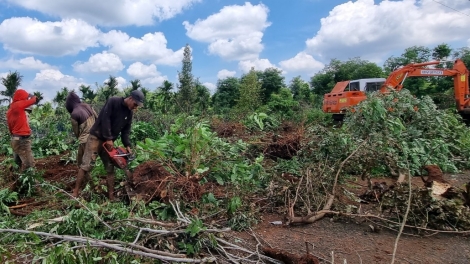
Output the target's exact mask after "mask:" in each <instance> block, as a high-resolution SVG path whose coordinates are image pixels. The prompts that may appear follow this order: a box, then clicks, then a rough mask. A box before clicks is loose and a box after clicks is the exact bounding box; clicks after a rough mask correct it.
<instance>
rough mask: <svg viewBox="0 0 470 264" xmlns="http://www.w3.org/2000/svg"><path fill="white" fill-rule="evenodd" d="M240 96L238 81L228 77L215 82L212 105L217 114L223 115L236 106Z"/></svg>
mask: <svg viewBox="0 0 470 264" xmlns="http://www.w3.org/2000/svg"><path fill="white" fill-rule="evenodd" d="M239 96H240V80H239V79H238V78H236V77H228V78H225V79H223V80H220V79H219V80H218V81H217V89H216V91H215V93H214V95H213V96H212V105H213V107H214V110H215V111H216V112H217V113H225V112H227V111H228V110H229V109H231V108H233V107H234V106H235V105H236V104H237V99H238V97H239Z"/></svg>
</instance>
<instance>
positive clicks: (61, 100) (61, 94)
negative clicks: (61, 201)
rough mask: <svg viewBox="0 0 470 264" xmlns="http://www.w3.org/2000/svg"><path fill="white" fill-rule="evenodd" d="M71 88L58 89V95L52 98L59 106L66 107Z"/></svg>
mask: <svg viewBox="0 0 470 264" xmlns="http://www.w3.org/2000/svg"><path fill="white" fill-rule="evenodd" d="M69 92H70V91H69V89H68V88H67V87H62V89H60V90H59V91H57V93H56V95H55V96H54V98H53V99H52V102H54V103H56V104H57V105H58V106H64V107H65V100H66V99H67V96H68V95H69Z"/></svg>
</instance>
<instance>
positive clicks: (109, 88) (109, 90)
mask: <svg viewBox="0 0 470 264" xmlns="http://www.w3.org/2000/svg"><path fill="white" fill-rule="evenodd" d="M104 86H105V89H104V90H103V94H104V96H105V99H106V100H108V98H109V97H111V96H114V95H116V94H117V93H118V89H117V86H118V80H117V79H116V77H114V76H112V75H109V79H108V80H106V81H105V82H104Z"/></svg>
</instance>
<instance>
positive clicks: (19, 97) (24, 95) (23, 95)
mask: <svg viewBox="0 0 470 264" xmlns="http://www.w3.org/2000/svg"><path fill="white" fill-rule="evenodd" d="M28 95H29V93H28V92H26V91H25V90H23V89H18V90H16V92H15V94H14V95H13V102H17V101H23V100H27V99H28Z"/></svg>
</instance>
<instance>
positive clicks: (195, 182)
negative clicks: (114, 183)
mask: <svg viewBox="0 0 470 264" xmlns="http://www.w3.org/2000/svg"><path fill="white" fill-rule="evenodd" d="M131 185H132V187H133V189H134V191H135V195H136V196H137V197H139V199H142V200H144V201H146V202H150V201H151V200H154V199H157V200H161V201H168V200H169V199H170V198H171V197H174V196H175V195H179V196H180V197H181V198H182V199H183V200H185V201H196V200H199V199H200V198H201V196H202V195H203V194H204V193H205V186H204V185H200V184H199V179H197V178H191V177H175V176H173V175H172V174H171V173H169V172H168V170H167V169H166V168H165V167H164V166H163V165H162V164H160V163H158V162H157V161H147V162H144V163H142V164H140V165H139V166H137V167H136V168H135V170H134V173H133V179H132V182H131Z"/></svg>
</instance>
